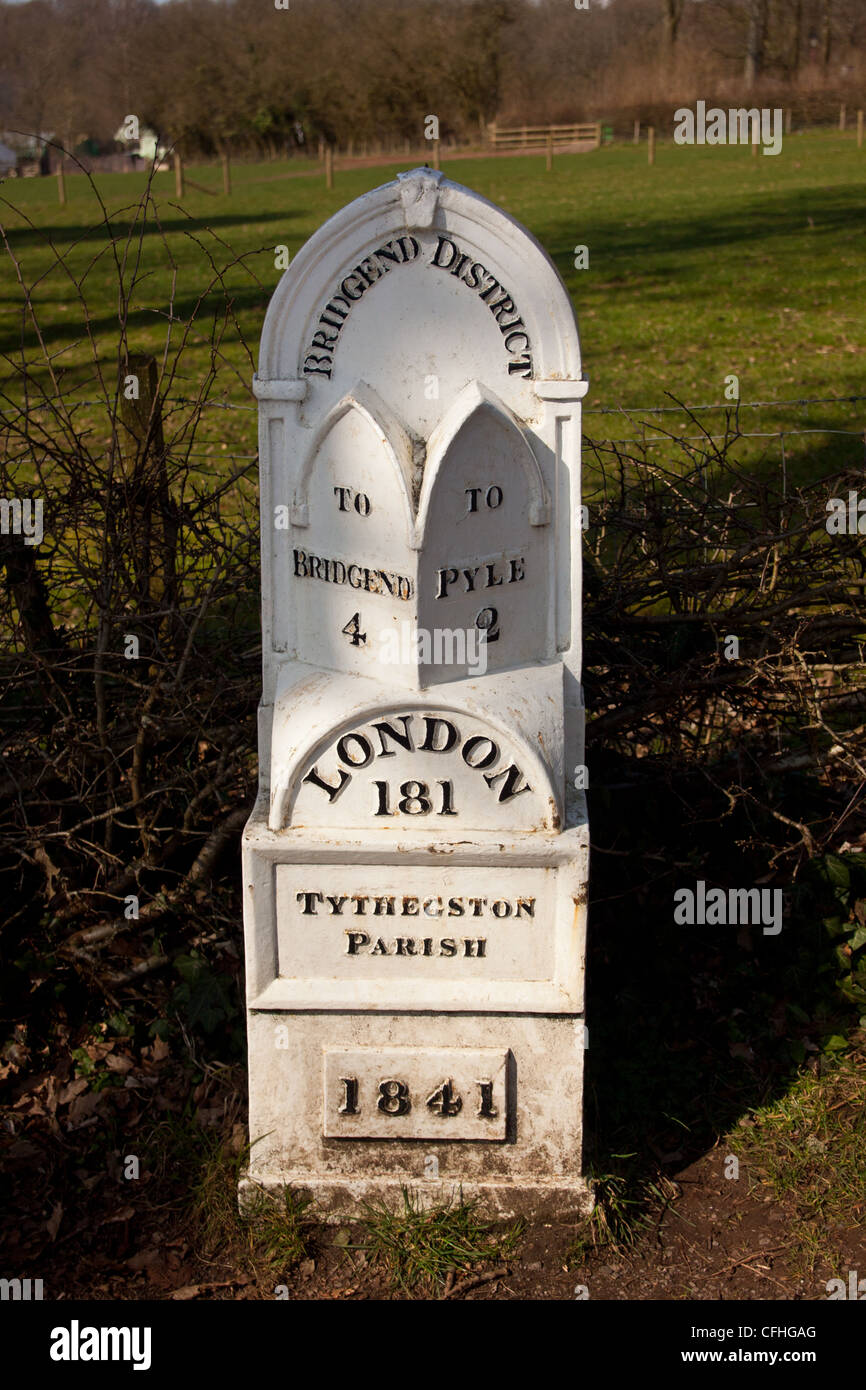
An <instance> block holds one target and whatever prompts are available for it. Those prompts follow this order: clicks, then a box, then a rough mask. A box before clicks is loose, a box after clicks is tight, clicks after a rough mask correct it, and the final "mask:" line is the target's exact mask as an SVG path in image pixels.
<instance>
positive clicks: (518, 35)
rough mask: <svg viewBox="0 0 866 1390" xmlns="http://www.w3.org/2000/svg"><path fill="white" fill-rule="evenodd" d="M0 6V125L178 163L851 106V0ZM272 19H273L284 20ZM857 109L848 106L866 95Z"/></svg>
mask: <svg viewBox="0 0 866 1390" xmlns="http://www.w3.org/2000/svg"><path fill="white" fill-rule="evenodd" d="M586 3H587V8H586V9H579V8H577V6H576V4H575V3H574V0H169V2H168V3H165V4H157V3H155V0H27V3H24V4H11V3H8V0H0V127H2V128H5V129H6V130H9V131H27V132H34V133H44V134H49V133H50V134H51V135H52V136H53V138H54V139H56V140H58V141H59V142H61V143H63V144H64V145H66V146H67V147H70V148H74V147H75V146H76V145H78V144H80V142H81V141H82V140H83V139H85V138H87V139H89V140H90V141H91V142H110V141H111V140H112V138H113V136H114V135H115V132H116V131H117V130H118V128H119V126H120V124H121V122H122V121H123V120H124V118H125V117H126V116H127V115H129V114H134V115H136V116H137V117H138V118H139V121H140V122H141V123H142V125H148V126H150V127H151V128H153V129H154V130H156V131H158V132H159V133H160V135H162V136H163V138H165V139H166V140H167V141H168V142H171V143H178V144H180V145H181V146H183V147H184V148H186V149H189V150H190V151H196V152H204V153H211V154H212V153H217V152H220V151H223V150H226V149H232V150H236V151H241V150H250V151H259V152H268V153H271V154H274V153H277V152H278V151H281V150H285V149H286V148H287V147H288V146H293V147H295V148H297V147H298V145H299V144H302V143H313V142H315V141H318V140H319V139H324V140H325V141H328V142H330V143H334V144H336V145H338V146H341V147H343V148H345V147H346V146H347V145H348V144H349V142H350V141H354V142H355V143H356V144H358V143H360V142H363V141H367V140H382V141H384V142H386V143H396V142H399V141H401V140H406V139H410V140H418V139H419V138H420V136H421V134H422V133H423V128H424V119H425V117H426V116H428V115H430V114H435V115H437V116H438V117H439V120H440V128H441V131H442V134H443V136H445V137H448V136H452V137H455V138H458V139H461V140H466V139H477V138H478V137H479V135H480V133H481V131H482V129H483V127H484V126H485V124H486V123H487V122H490V121H492V120H496V119H498V120H499V121H500V122H502V123H512V122H513V123H518V124H519V123H523V122H530V123H535V122H547V121H574V120H589V119H601V120H617V119H623V120H625V119H626V118H629V119H630V118H631V117H633V116H640V115H641V114H643V115H644V117H645V118H646V119H653V118H654V117H655V116H657V114H658V113H659V112H660V111H666V110H668V109H672V107H673V106H674V105H676V104H680V103H683V102H689V101H692V100H694V99H695V98H697V97H705V98H707V99H709V100H719V99H722V100H728V99H730V100H735V102H736V103H737V104H739V103H740V102H741V101H742V100H743V99H744V98H745V97H746V96H749V95H751V97H752V99H756V98H757V97H760V96H762V95H763V96H766V97H767V98H768V99H769V98H773V99H774V100H776V104H779V103H778V98H780V96H781V95H782V94H784V95H785V96H786V99H787V98H790V99H795V98H799V99H800V100H801V101H802V102H803V103H804V104H805V106H808V107H810V109H812V110H817V109H818V107H820V103H821V101H822V100H823V101H824V106H825V108H826V109H825V110H824V111H823V114H825V115H828V114H829V111H830V109H831V106H832V104H833V103H834V102H838V101H840V100H845V99H846V97H849V96H850V99H851V101H852V103H855V102H856V101H857V94H858V92H859V93H861V94H862V86H863V79H864V77H866V5H864V4H863V0H586ZM278 5H279V6H282V5H285V7H284V8H278ZM860 104H862V96H861V101H860Z"/></svg>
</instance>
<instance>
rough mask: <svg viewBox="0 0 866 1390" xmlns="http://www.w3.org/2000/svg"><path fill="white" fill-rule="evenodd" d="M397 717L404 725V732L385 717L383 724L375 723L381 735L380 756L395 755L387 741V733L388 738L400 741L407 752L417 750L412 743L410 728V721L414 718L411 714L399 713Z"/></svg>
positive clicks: (376, 729) (374, 726)
mask: <svg viewBox="0 0 866 1390" xmlns="http://www.w3.org/2000/svg"><path fill="white" fill-rule="evenodd" d="M395 717H396V718H397V719H398V720H399V721H400V723H401V724H402V725H403V732H402V733H401V732H400V730H399V729H395V728H394V725H393V724H391V723H390V722H389V721H388V720H387V719H383V720H382V722H381V724H374V725H373V728H374V729H375V731H376V733H377V734H378V735H379V743H380V745H381V746H380V749H379V757H380V758H393V757H394V756H395V753H394V749H393V748H389V747H388V745H387V743H386V742H385V737H386V735H387V737H388V738H391V739H393V740H394V742H395V743H399V745H400V747H401V748H405V749H406V752H407V753H414V751H415V749H414V746H413V743H412V731H411V729H410V728H409V723H410V721H411V719H412V716H411V714H398V715H396V716H395Z"/></svg>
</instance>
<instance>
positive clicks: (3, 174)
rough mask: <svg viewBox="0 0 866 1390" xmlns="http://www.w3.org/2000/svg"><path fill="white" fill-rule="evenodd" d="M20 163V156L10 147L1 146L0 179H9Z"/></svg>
mask: <svg viewBox="0 0 866 1390" xmlns="http://www.w3.org/2000/svg"><path fill="white" fill-rule="evenodd" d="M17 163H18V156H17V154H16V153H15V151H14V150H10V148H9V146H8V145H2V144H0V179H5V178H8V176H9V175H10V174H11V173H12V172H13V170H14V169H15V167H16V165H17Z"/></svg>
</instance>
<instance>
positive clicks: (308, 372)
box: [304, 353, 333, 377]
mask: <svg viewBox="0 0 866 1390" xmlns="http://www.w3.org/2000/svg"><path fill="white" fill-rule="evenodd" d="M310 362H324V363H325V366H324V367H321V366H320V367H311V366H310V365H309V363H310ZM332 366H333V361H332V359H331V358H330V357H324V356H321V357H315V356H314V355H313V354H312V353H309V354H308V355H307V356H306V357H305V358H304V376H326V377H330V375H331V367H332Z"/></svg>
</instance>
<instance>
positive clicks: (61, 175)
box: [57, 154, 66, 207]
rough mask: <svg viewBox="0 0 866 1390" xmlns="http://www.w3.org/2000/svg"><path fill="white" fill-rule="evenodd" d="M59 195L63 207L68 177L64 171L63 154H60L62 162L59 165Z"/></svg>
mask: <svg viewBox="0 0 866 1390" xmlns="http://www.w3.org/2000/svg"><path fill="white" fill-rule="evenodd" d="M57 197H58V199H59V201H60V205H61V207H63V206H64V205H65V203H66V178H65V175H64V173H63V155H62V154H61V156H60V163H59V164H58V166H57Z"/></svg>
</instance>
